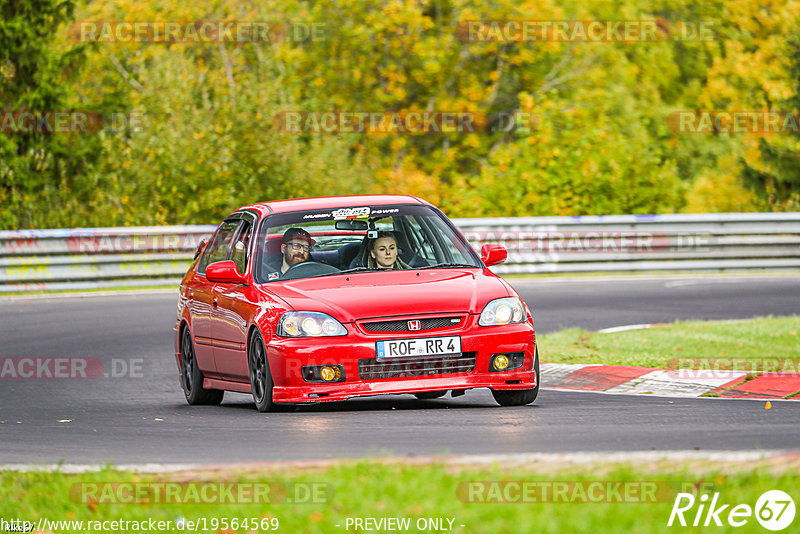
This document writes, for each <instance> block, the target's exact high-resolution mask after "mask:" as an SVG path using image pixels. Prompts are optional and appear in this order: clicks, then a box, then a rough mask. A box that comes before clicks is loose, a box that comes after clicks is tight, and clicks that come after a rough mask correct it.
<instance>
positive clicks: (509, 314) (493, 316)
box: [478, 297, 526, 326]
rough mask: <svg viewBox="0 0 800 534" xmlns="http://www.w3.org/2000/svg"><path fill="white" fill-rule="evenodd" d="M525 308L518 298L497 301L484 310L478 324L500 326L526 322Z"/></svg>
mask: <svg viewBox="0 0 800 534" xmlns="http://www.w3.org/2000/svg"><path fill="white" fill-rule="evenodd" d="M525 317H526V316H525V307H524V306H523V305H522V301H520V300H519V299H518V298H517V297H506V298H503V299H495V300H493V301H491V302H489V304H487V305H486V307H485V308H483V311H482V312H481V318H480V319H478V324H479V325H481V326H494V325H498V324H512V323H522V322H524V321H525Z"/></svg>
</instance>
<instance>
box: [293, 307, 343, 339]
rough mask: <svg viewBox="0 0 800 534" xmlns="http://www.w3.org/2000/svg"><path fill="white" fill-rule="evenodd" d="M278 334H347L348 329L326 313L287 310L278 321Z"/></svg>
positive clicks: (310, 335) (315, 335)
mask: <svg viewBox="0 0 800 534" xmlns="http://www.w3.org/2000/svg"><path fill="white" fill-rule="evenodd" d="M278 335H279V336H281V337H322V336H346V335H347V329H346V328H345V327H344V326H342V323H340V322H339V321H337V320H336V319H334V318H333V317H331V316H330V315H328V314H326V313H320V312H287V313H284V314H283V317H281V320H280V321H278Z"/></svg>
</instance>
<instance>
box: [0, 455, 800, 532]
mask: <svg viewBox="0 0 800 534" xmlns="http://www.w3.org/2000/svg"><path fill="white" fill-rule="evenodd" d="M795 463H796V462H795ZM542 467H543V469H540V468H538V467H537V466H536V465H522V466H511V465H500V464H495V465H494V466H491V467H477V466H453V465H447V464H444V463H436V462H434V463H429V464H423V465H420V464H411V465H410V464H405V463H399V464H398V463H385V462H380V461H374V460H369V461H357V462H336V463H333V464H331V465H327V466H325V467H322V468H318V469H311V470H308V469H306V470H294V471H289V470H283V471H273V472H271V473H269V472H261V473H256V472H251V473H250V474H242V473H241V472H239V473H235V472H231V471H222V472H220V471H217V472H208V473H201V472H180V473H172V474H162V475H144V474H136V473H132V472H121V471H115V470H111V469H107V470H104V471H101V472H95V473H87V474H64V473H45V472H29V473H16V472H8V471H6V472H0V517H2V518H3V519H5V520H8V519H22V520H27V521H31V522H33V523H34V524H38V521H39V519H40V518H42V517H46V518H47V519H48V520H52V521H73V522H74V521H82V522H83V524H82V525H77V524H75V523H73V524H72V525H68V524H67V525H63V524H62V525H61V526H62V528H57V526H54V525H52V524H51V525H50V526H49V528H48V529H47V530H49V531H52V532H54V533H57V532H97V531H100V528H94V527H92V528H89V527H90V526H91V525H90V524H89V523H87V522H89V521H94V522H98V521H99V522H101V523H96V524H95V527H101V526H102V522H103V521H114V520H125V521H147V520H150V519H152V520H154V521H163V522H165V523H166V522H167V521H170V522H171V523H170V526H171V528H165V529H163V530H159V531H170V532H177V531H179V530H178V529H176V528H175V525H176V522H179V521H180V520H181V518H183V519H185V520H188V521H192V522H199V523H200V528H198V529H197V530H198V531H204V530H205V531H211V532H217V533H222V532H227V533H230V532H271V531H274V530H275V529H274V528H273V527H274V526H275V525H276V523H275V520H277V525H278V529H277V530H278V531H279V532H291V533H295V532H298V533H299V532H309V533H322V532H340V533H341V532H355V531H359V532H364V531H365V530H367V529H366V528H359V529H356V528H354V526H355V525H354V523H353V521H354V520H355V519H357V518H360V519H362V520H363V519H366V518H375V519H376V520H380V518H390V517H392V518H408V520H409V527H408V528H407V529H396V530H405V531H408V532H432V531H441V530H444V531H450V532H464V533H467V532H477V533H482V532H496V533H504V532H509V533H511V532H513V533H517V532H553V533H561V532H574V531H583V532H672V531H674V529H675V527H674V526H673V527H668V526H667V522H668V519H669V516H670V513H671V511H672V508H673V504H674V502H675V499H676V496H677V494H678V493H679V492H688V493H692V494H693V495H695V496H697V497H698V498H699V496H700V495H702V494H706V495H708V496H709V497H711V496H713V494H714V493H715V492H719V493H720V497H719V500H720V502H719V505H722V504H727V503H731V504H732V505H736V504H740V503H741V504H747V505H749V506H750V507H755V504H756V501H757V500H758V498H759V496H760V495H761V494H762V493H764V492H765V491H768V490H772V489H781V490H783V491H787V492H789V493H790V494H791V493H794V494H795V499H796V498H797V495H796V491H795V490H796V488H798V487H800V474H798V470H797V469H796V467H797V466H796V465H795V466H794V467H793V468H791V469H779V470H778V471H777V472H776V471H775V469H771V468H770V467H769V466H767V465H765V464H760V465H757V466H752V465H751V466H744V467H743V466H742V465H737V469H736V470H734V471H733V472H731V471H730V470H725V469H720V468H719V467H717V468H715V467H713V465H711V464H708V465H705V466H702V467H700V468H697V467H695V468H692V469H689V468H687V467H686V465H685V464H681V463H673V464H672V465H636V464H632V463H627V464H613V465H608V464H605V465H604V464H601V465H590V466H587V465H583V466H580V467H574V466H573V467H563V466H562V467H558V468H555V469H554V468H553V467H552V466H550V467H546V466H542ZM773 467H774V465H773ZM232 483H236V484H238V486H228V487H232V488H233V490H232V493H231V494H232V495H233V496H234V500H244V501H254V500H257V501H259V502H245V503H237V504H231V503H228V502H226V503H222V504H220V503H217V502H215V499H218V498H219V496H222V495H224V493H223V492H221V491H220V489H219V488H220V487H222V486H224V485H230V484H232ZM257 485H260V486H257ZM252 487H267V488H269V491H268V492H267V493H266V495H267V498H266V499H264V498H263V495H264V492H258V495H261V496H262V497H259V498H257V499H254V498H252V496H253V495H256V494H257V493H256V492H255V491H251V492H250V493H247V494H246V495H248V496H250V497H245V498H241V497H238V495H241V493H240V488H252ZM158 488H161V489H158ZM168 488H172V489H168ZM281 488H282V489H281ZM520 488H527V493H525V492H523V491H522V490H521V489H520ZM559 488H560V489H559ZM137 492H138V495H139V497H138V501H139V502H133V503H128V502H119V501H122V500H125V501H127V500H128V499H133V500H137V499H136V498H135V497H134V496H135V495H137ZM170 495H172V497H170ZM269 496H272V501H278V502H269V501H270V498H269ZM225 498H226V499H227V497H225ZM159 499H160V500H159ZM157 500H158V501H159V502H156V501H157ZM165 500H170V502H164V501H165ZM508 500H511V501H513V502H498V501H508ZM148 501H149V502H148ZM178 501H182V502H178ZM265 501H266V502H265ZM290 501H295V502H290ZM297 501H300V502H297ZM609 501H611V502H609ZM697 505H699V500H698V501H697V504H696V505H695V506H694V507H693V508H692V509H691V510H690V511H689V512H686V513H685V517H686V519H687V522H688V524H689V525H691V523H692V521H693V520H694V517H695V513H696V512H697V508H698V506H697ZM730 508H731V507H728V509H730ZM703 516H704V514H703ZM223 518H226V519H228V520H229V521H228V523H229V524H228V526H227V528H225V527H226V526H225V525H224V524H222V519H223ZM234 518H236V519H237V522H239V523H241V522H242V521H244V520H247V521H248V527H247V528H242V527H241V525H239V526H238V528H232V525H231V520H233V519H234ZM725 518H726V514H722V521H723V527H717V528H714V531H715V532H741V531H743V530H746V531H748V532H752V531H755V530H758V529H760V527H759V525H758V523H757V519H756V518H755V516H751V517H750V518H749V519H748V523H747V527H748V528H746V529H736V528H734V527H731V526H729V525H727V524H726V523H725ZM252 520H256V522H257V524H258V526H257V527H256V528H251V527H252V526H253V525H252ZM430 520H434V521H433V522H431V521H430ZM450 520H452V522H451V521H450ZM703 520H704V517H703V518H702V519H701V524H702V521H703ZM262 521H264V522H263V523H262ZM436 521H439V522H438V523H436ZM418 522H419V523H418ZM423 522H425V525H422V523H423ZM203 523H204V525H203ZM348 525H349V528H348ZM434 525H439V526H438V527H437V528H434V527H433V526H434ZM462 525H463V526H462ZM108 526H111V525H108ZM265 526H266V527H267V528H264V527H265ZM420 526H424V528H420ZM116 527H117V528H115V529H114V530H115V531H117V532H136V531H138V530H137V529H136V528H130V527H131V525H122V526H120V525H117V526H116ZM122 527H127V528H122ZM445 527H446V528H445ZM185 528H187V529H188V527H185ZM678 528H679V529H680V530H681V531H689V532H699V531H701V529H700V528H691V527H689V528H680V527H678ZM145 530H151V529H145ZM375 530H376V531H382V532H387V531H390V530H389V529H375Z"/></svg>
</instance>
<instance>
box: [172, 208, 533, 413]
mask: <svg viewBox="0 0 800 534" xmlns="http://www.w3.org/2000/svg"><path fill="white" fill-rule="evenodd" d="M505 259H506V250H505V249H504V248H503V247H502V246H500V245H490V244H487V245H484V246H483V248H482V250H481V256H480V257H478V255H477V254H476V252H475V251H474V250H473V249H472V247H471V246H470V245H469V243H467V241H466V239H465V238H464V236H463V235H462V234H461V232H459V230H458V229H457V228H456V227H455V226H454V225H453V223H452V222H450V220H449V219H448V218H447V217H445V215H444V214H443V213H442V212H441V211H440V210H439V209H437V208H436V207H434V206H432V205H431V204H429V203H427V202H425V201H424V200H421V199H418V198H415V197H410V196H394V195H380V196H350V197H328V198H313V199H300V200H282V201H276V202H264V203H260V204H253V205H251V206H245V207H243V208H240V209H238V210H236V211H235V212H233V213H232V214H231V215H230V216H228V217H227V218H226V219H225V220H224V221H223V222H222V223H221V224H220V225H219V227H218V228H217V230H216V232H215V233H214V235H213V236H212V237H211V238H210V239H209V240H208V243H207V244H206V243H203V244H201V246H200V247H199V248H198V254H197V255H196V258H195V260H194V262H193V263H192V266H191V267H190V268H189V271H188V272H187V273H186V276H184V278H183V281H182V282H181V287H180V297H179V300H178V317H177V322H176V324H175V359H176V361H177V364H178V369H179V374H180V383H181V386H182V387H183V391H184V394H185V396H186V400H187V401H188V402H189V404H193V405H196V404H219V403H220V402H222V397H223V394H224V392H225V391H234V392H239V393H250V394H252V396H253V399H254V401H255V404H256V408H258V410H259V411H262V412H264V411H273V410H279V409H281V408H282V407H287V406H293V405H296V404H305V403H317V402H324V401H339V400H344V399H348V398H351V397H364V396H370V395H381V394H399V393H411V394H414V395H416V396H417V397H418V398H420V399H433V398H437V397H441V396H443V395H445V394H446V393H447V392H448V391H450V392H451V395H452V396H454V397H455V396H458V395H463V394H464V392H465V391H466V390H467V389H472V388H482V387H487V388H490V390H491V392H492V395H493V396H494V398H495V400H496V401H497V402H498V403H499V404H501V405H503V406H520V405H525V404H529V403H531V402H533V401H534V400H535V399H536V395H537V393H538V390H539V358H538V353H537V350H536V337H535V334H534V326H533V316H532V314H531V311H530V309H529V308H528V306H527V305H526V304H525V302H523V301H522V300H521V299H520V298H519V296H518V295H517V293H516V292H515V291H514V289H513V288H511V286H510V285H509V284H508V283H506V282H505V281H504V280H503V279H501V278H500V277H498V276H497V275H495V274H494V273H492V272H491V271H490V270H489V269H488V268H487V267H489V266H491V265H496V264H498V263H501V262H503V261H504V260H505Z"/></svg>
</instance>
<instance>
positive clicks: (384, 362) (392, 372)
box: [358, 352, 478, 380]
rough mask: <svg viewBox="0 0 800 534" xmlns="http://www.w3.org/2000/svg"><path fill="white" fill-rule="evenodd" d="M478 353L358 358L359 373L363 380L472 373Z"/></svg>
mask: <svg viewBox="0 0 800 534" xmlns="http://www.w3.org/2000/svg"><path fill="white" fill-rule="evenodd" d="M477 355H478V353H477V352H462V353H459V354H450V355H446V356H434V357H426V358H390V359H381V360H378V359H375V358H364V359H362V360H358V374H359V376H360V377H361V380H379V379H381V378H403V377H409V376H436V375H454V374H459V373H471V372H472V371H473V370H474V369H475V358H476V357H477Z"/></svg>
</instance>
